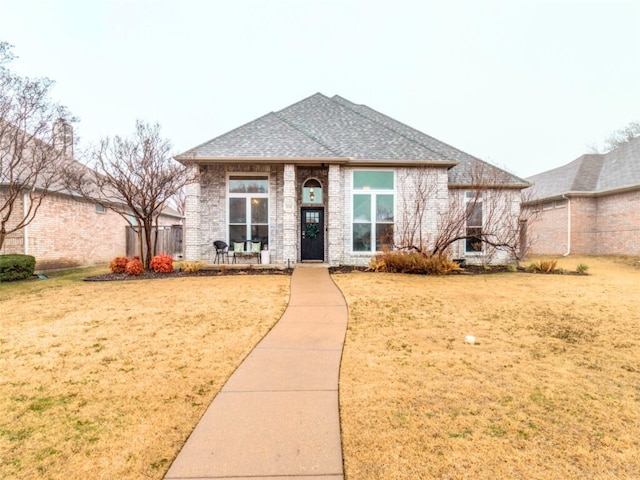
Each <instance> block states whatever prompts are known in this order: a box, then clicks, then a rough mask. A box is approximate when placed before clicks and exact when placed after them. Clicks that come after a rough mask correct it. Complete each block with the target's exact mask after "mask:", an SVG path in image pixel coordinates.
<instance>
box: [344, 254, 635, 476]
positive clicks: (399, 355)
mask: <svg viewBox="0 0 640 480" xmlns="http://www.w3.org/2000/svg"><path fill="white" fill-rule="evenodd" d="M579 263H584V264H587V265H588V266H589V267H590V268H589V275H588V276H571V275H539V274H538V275H535V274H522V273H505V274H492V275H481V276H450V277H420V276H415V275H394V274H380V273H352V274H342V275H334V279H335V281H336V283H337V284H338V286H339V287H340V289H341V290H342V291H343V292H344V294H345V296H346V298H347V301H348V304H349V313H350V321H349V327H348V332H347V340H346V344H345V350H344V356H343V361H342V367H341V379H340V407H341V421H342V429H343V448H344V457H345V472H346V478H347V479H348V480H365V479H366V480H370V479H385V480H389V479H409V478H411V479H423V478H424V479H427V478H439V479H459V478H479V479H488V478H492V479H493V478H527V479H529V478H536V479H543V478H544V479H546V478H549V479H552V478H553V479H557V478H590V479H594V478H596V479H602V478H638V457H639V456H640V440H639V436H638V431H640V430H639V429H640V335H639V334H638V328H639V326H640V270H638V268H637V267H634V266H631V265H632V263H635V264H636V265H637V259H632V258H627V259H614V258H610V259H607V258H592V257H586V258H585V257H583V258H576V257H569V258H566V259H564V258H563V259H559V260H558V268H564V269H567V270H575V269H576V265H578V264H579ZM466 335H474V336H475V337H476V339H477V341H476V344H475V345H470V344H466V343H465V342H464V340H465V336H466Z"/></svg>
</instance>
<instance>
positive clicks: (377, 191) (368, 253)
mask: <svg viewBox="0 0 640 480" xmlns="http://www.w3.org/2000/svg"><path fill="white" fill-rule="evenodd" d="M356 172H391V173H392V174H393V189H391V190H384V189H356V188H355V187H354V183H355V182H354V177H355V174H356ZM397 176H398V175H397V171H396V170H395V169H393V168H356V169H353V170H351V194H350V195H349V202H351V207H350V210H351V218H350V223H349V232H350V234H349V250H350V252H351V255H355V256H358V255H361V256H371V255H375V254H376V253H380V250H374V247H375V244H376V242H375V231H376V230H375V226H376V225H377V222H376V220H375V213H376V212H375V208H376V202H375V201H373V199H372V202H371V236H372V237H373V238H372V242H371V247H372V249H371V250H368V251H366V252H365V251H362V250H354V249H353V225H354V223H356V222H355V220H354V218H353V217H354V211H353V196H354V195H356V194H358V193H371V194H376V195H377V194H383V195H389V194H392V195H393V235H394V241H395V234H396V228H395V227H396V225H397V219H396V217H397V214H398V195H397V182H396V177H397ZM357 223H363V222H357Z"/></svg>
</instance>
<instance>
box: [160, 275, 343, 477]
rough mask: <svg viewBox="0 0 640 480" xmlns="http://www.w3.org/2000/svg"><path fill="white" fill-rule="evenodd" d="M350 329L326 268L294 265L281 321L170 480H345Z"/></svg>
mask: <svg viewBox="0 0 640 480" xmlns="http://www.w3.org/2000/svg"><path fill="white" fill-rule="evenodd" d="M346 327H347V306H346V304H345V301H344V298H343V297H342V293H341V292H340V290H338V288H337V287H336V286H335V284H334V283H333V281H332V280H331V277H330V276H329V271H328V269H327V268H326V266H324V265H323V266H316V265H299V266H297V267H296V268H295V270H294V271H293V275H292V277H291V297H290V299H289V305H288V306H287V309H286V310H285V312H284V314H283V315H282V318H281V319H280V321H279V322H278V323H277V324H276V325H275V326H274V327H273V329H272V330H271V331H270V332H269V333H268V334H267V335H266V336H265V338H264V339H263V340H262V341H261V342H260V343H259V344H258V346H257V347H256V348H255V350H254V351H253V352H252V353H251V354H250V355H249V356H248V357H247V358H246V360H245V361H244V362H243V363H242V364H241V365H240V367H239V368H238V369H237V370H236V372H235V373H234V374H233V375H232V376H231V377H230V378H229V380H228V381H227V383H226V384H225V386H224V387H223V388H222V390H221V391H220V393H219V394H218V395H217V396H216V398H215V399H214V400H213V402H211V405H210V406H209V408H208V409H207V411H206V412H205V414H204V416H203V417H202V419H201V420H200V422H199V423H198V425H197V426H196V428H195V430H194V431H193V433H192V434H191V436H190V437H189V439H188V440H187V443H186V444H185V445H184V447H183V449H182V451H181V452H180V453H179V455H178V457H177V458H176V460H175V461H174V462H173V465H171V468H170V469H169V471H168V472H167V475H166V476H165V479H167V480H169V479H170V480H177V479H192V480H193V479H216V478H233V479H236V480H238V479H251V480H257V479H258V480H259V479H264V480H267V479H276V478H277V479H280V480H282V479H287V480H288V479H307V480H311V479H313V480H338V479H340V480H342V479H343V478H344V475H343V470H342V445H341V441H340V419H339V414H338V372H339V368H340V359H341V356H342V347H343V345H344V338H345V333H346Z"/></svg>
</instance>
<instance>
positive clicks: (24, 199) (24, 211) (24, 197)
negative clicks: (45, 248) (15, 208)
mask: <svg viewBox="0 0 640 480" xmlns="http://www.w3.org/2000/svg"><path fill="white" fill-rule="evenodd" d="M27 213H28V210H27V193H26V192H22V216H23V217H24V218H26V217H27ZM28 230H29V225H25V226H24V227H22V243H23V245H22V250H23V252H24V253H23V254H24V255H29V231H28Z"/></svg>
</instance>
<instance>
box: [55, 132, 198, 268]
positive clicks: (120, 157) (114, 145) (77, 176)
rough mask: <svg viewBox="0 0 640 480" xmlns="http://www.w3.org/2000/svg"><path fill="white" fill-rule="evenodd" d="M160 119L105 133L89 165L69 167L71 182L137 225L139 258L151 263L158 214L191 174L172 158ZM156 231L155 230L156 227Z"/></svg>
mask: <svg viewBox="0 0 640 480" xmlns="http://www.w3.org/2000/svg"><path fill="white" fill-rule="evenodd" d="M170 152H171V144H170V143H169V141H168V140H166V139H164V138H162V137H161V135H160V126H159V125H158V124H155V125H149V124H147V123H145V122H142V121H137V122H136V127H135V131H134V133H133V135H132V136H131V137H129V138H125V137H120V136H115V137H114V138H105V139H103V140H102V141H101V142H100V145H99V147H97V148H96V149H95V151H94V152H93V153H92V160H93V165H92V167H93V169H92V170H90V169H86V168H75V169H70V170H69V171H68V172H67V173H68V180H69V184H70V186H71V187H72V188H73V189H74V190H77V191H79V192H81V193H82V195H83V196H85V197H86V198H90V199H92V200H93V201H95V202H98V203H99V204H101V205H102V206H103V207H105V208H108V209H110V210H113V211H114V212H116V213H118V214H119V215H120V216H122V217H123V218H124V219H126V220H127V222H129V224H130V225H131V226H132V227H135V228H136V231H137V233H138V240H139V242H138V243H139V248H140V250H139V254H140V259H141V260H142V262H143V263H144V265H145V268H149V263H150V262H151V259H152V258H153V256H154V255H155V254H156V252H157V250H156V245H157V226H158V219H159V217H160V215H161V214H162V210H163V209H164V208H165V207H166V205H167V202H168V201H169V200H170V199H171V198H172V197H173V196H174V195H176V193H177V192H179V191H180V190H181V189H182V188H183V187H184V186H185V185H186V184H187V183H189V181H190V178H189V176H188V173H187V169H186V168H185V167H184V166H182V165H180V164H179V163H177V162H176V161H175V160H173V158H172V155H171V153H170ZM154 232H155V233H154Z"/></svg>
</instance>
